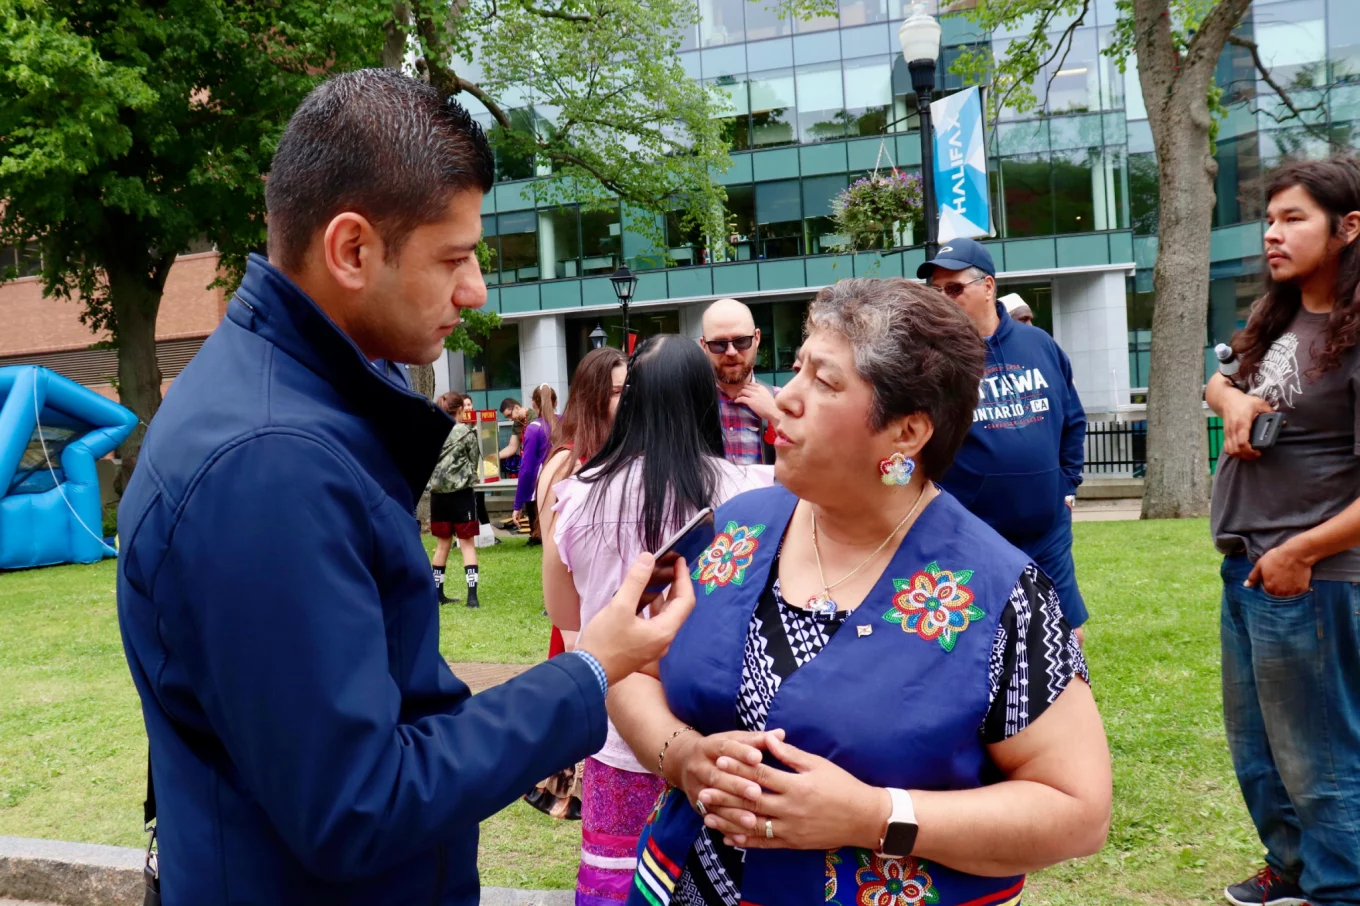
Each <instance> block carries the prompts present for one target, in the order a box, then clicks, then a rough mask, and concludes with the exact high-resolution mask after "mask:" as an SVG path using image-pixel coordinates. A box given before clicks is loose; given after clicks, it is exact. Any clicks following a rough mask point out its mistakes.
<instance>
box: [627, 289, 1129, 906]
mask: <svg viewBox="0 0 1360 906" xmlns="http://www.w3.org/2000/svg"><path fill="white" fill-rule="evenodd" d="M983 360H984V349H983V345H982V341H981V339H980V338H979V337H978V335H977V333H976V331H975V330H974V328H973V327H972V324H971V322H969V320H968V318H967V317H966V316H965V315H964V314H963V313H962V312H961V311H960V310H959V309H958V308H957V306H955V305H954V304H953V303H952V302H950V301H949V300H948V299H946V298H945V297H944V296H943V295H941V294H939V293H938V292H936V291H934V290H932V289H930V288H928V287H922V286H920V285H918V284H913V283H909V282H907V281H905V280H901V279H890V280H862V279H860V280H843V281H841V282H840V283H838V284H836V285H835V286H832V287H828V288H827V289H824V290H823V291H822V292H821V293H820V294H819V295H818V297H817V299H816V300H815V301H814V302H813V303H812V306H811V309H810V311H809V314H808V322H807V338H806V341H805V343H804V345H803V347H802V349H801V350H800V352H799V354H798V359H797V363H796V365H795V370H796V371H797V375H796V376H795V377H794V379H793V380H792V381H791V382H790V383H789V384H788V385H787V386H786V387H785V388H784V389H783V390H782V391H781V392H780V394H779V400H778V405H779V408H780V410H781V414H782V420H781V422H780V425H779V430H778V432H777V435H776V442H775V447H776V451H777V465H776V470H775V474H776V477H777V479H778V481H779V484H780V487H776V488H770V489H765V490H757V491H751V492H749V493H746V494H743V495H740V496H738V497H736V498H734V499H733V500H731V501H729V502H728V503H727V504H725V505H724V506H723V507H722V508H720V509H719V511H718V518H717V522H718V528H719V534H718V536H717V538H716V540H715V541H714V542H713V544H712V546H711V547H710V548H709V549H708V551H706V552H705V554H704V555H703V557H702V558H701V559H700V561H699V562H698V563H696V564H691V565H690V567H691V568H692V570H693V572H692V580H693V581H694V582H695V583H696V586H697V587H696V589H695V590H696V593H697V596H698V605H697V606H696V608H695V610H694V613H693V614H692V615H691V616H690V618H689V620H688V622H687V623H686V625H685V626H684V628H683V629H682V630H681V632H680V634H679V635H678V636H677V637H676V640H675V642H674V644H673V645H672V646H671V648H670V652H669V653H668V654H667V656H666V657H665V658H664V659H663V660H662V661H661V663H660V665H659V669H658V670H656V671H653V673H654V674H659V677H660V679H659V680H658V679H657V678H656V677H655V676H651V675H644V674H638V675H636V676H634V677H630V678H628V679H626V680H624V681H623V682H621V683H619V684H618V685H617V687H616V688H614V689H612V690H611V691H610V695H609V711H610V716H611V717H612V718H613V720H614V722H615V724H616V726H617V727H618V729H619V731H620V733H621V734H622V735H623V737H624V739H626V740H627V741H628V743H629V745H630V746H631V747H632V748H633V750H634V751H635V752H636V753H637V755H638V757H639V759H640V760H641V761H642V762H643V763H644V764H646V765H648V766H649V767H650V768H651V769H652V770H654V771H656V772H657V773H659V774H660V775H662V776H663V777H664V778H665V779H666V781H667V782H668V784H669V786H668V789H667V791H666V793H665V794H663V796H662V797H661V799H660V800H659V801H658V803H657V807H656V809H655V810H654V812H653V815H652V817H651V820H650V821H649V824H648V826H647V828H646V830H645V832H644V834H643V837H642V841H641V844H640V847H639V850H638V866H639V867H638V871H637V874H636V876H635V878H634V885H633V888H632V891H631V896H630V899H629V901H628V902H629V903H630V904H635V906H662V904H677V906H739V904H742V906H745V904H750V906H806V904H809V903H813V902H827V903H837V904H841V906H851V904H863V906H917V904H932V906H991V904H1016V903H1019V902H1020V897H1021V892H1022V890H1023V887H1024V876H1025V874H1026V873H1027V872H1030V871H1034V870H1037V869H1040V868H1044V867H1046V866H1049V865H1053V864H1055V863H1058V862H1061V861H1064V860H1067V859H1072V858H1076V857H1079V856H1084V855H1088V854H1090V853H1093V852H1095V851H1097V850H1098V849H1099V848H1100V847H1101V846H1102V845H1103V843H1104V840H1105V835H1106V832H1107V829H1108V824H1109V816H1110V763H1109V750H1108V747H1107V745H1106V742H1105V734H1104V730H1103V728H1102V726H1101V721H1100V715H1099V713H1098V712H1097V710H1096V706H1095V702H1094V699H1093V698H1092V696H1091V690H1090V688H1089V686H1088V685H1087V674H1086V665H1085V661H1084V659H1083V657H1082V653H1081V649H1080V647H1079V646H1078V644H1077V643H1076V641H1075V639H1074V637H1073V634H1072V630H1071V629H1070V627H1068V626H1067V624H1066V623H1065V622H1064V621H1063V618H1062V612H1061V610H1060V608H1059V606H1058V601H1057V598H1056V595H1055V594H1054V592H1053V587H1052V583H1050V582H1049V580H1048V578H1047V577H1046V576H1044V575H1043V573H1041V572H1040V571H1039V570H1038V569H1037V568H1036V567H1035V566H1034V565H1033V564H1032V563H1031V562H1029V560H1028V559H1027V558H1026V557H1025V556H1024V555H1023V554H1021V553H1020V552H1019V551H1018V550H1016V549H1015V548H1014V547H1012V546H1011V545H1010V544H1008V543H1007V542H1006V541H1005V540H1004V539H1002V538H1001V536H999V535H997V534H996V533H995V532H994V531H992V530H991V529H990V528H988V527H987V526H986V525H985V524H983V523H982V522H981V521H979V520H978V519H976V518H975V517H973V516H972V515H971V514H969V513H968V512H967V511H966V510H965V509H964V508H963V507H962V506H960V505H959V504H958V502H957V501H955V500H954V499H953V498H952V497H950V496H949V495H948V494H947V493H945V492H943V491H941V490H940V489H939V488H938V487H936V485H935V484H934V482H933V480H932V479H935V478H937V477H938V476H940V475H941V474H943V472H944V471H945V469H947V468H948V466H949V463H950V460H951V459H952V457H953V455H954V452H955V451H956V450H957V449H958V447H959V444H960V443H961V442H962V441H963V438H964V435H965V434H966V433H967V431H968V429H969V426H970V425H971V423H972V417H973V408H974V407H975V406H976V404H977V399H978V384H979V381H980V379H981V377H982V369H983ZM1042 395H1043V391H1042V390H1041V391H1037V392H1035V393H1032V394H1029V395H1027V396H1026V397H1025V398H1024V399H1022V400H1017V404H1023V405H1025V407H1026V410H1027V412H1028V413H1029V414H1027V415H1026V417H1029V418H1043V417H1044V415H1043V412H1044V411H1045V408H1046V407H1044V405H1043V404H1042V402H1040V397H1042ZM1031 397H1033V399H1031ZM682 581H683V580H682Z"/></svg>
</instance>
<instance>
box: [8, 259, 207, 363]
mask: <svg viewBox="0 0 1360 906" xmlns="http://www.w3.org/2000/svg"><path fill="white" fill-rule="evenodd" d="M216 273H217V253H216V252H205V253H202V254H198V255H182V256H180V258H179V260H177V261H176V262H175V264H174V266H173V267H172V268H171V269H170V276H169V277H167V278H166V281H165V297H164V298H163V299H162V300H161V310H160V316H159V318H158V319H157V321H156V339H157V340H178V339H185V338H188V337H203V336H207V335H208V334H210V333H212V331H213V328H215V327H216V326H217V323H218V322H219V321H221V320H222V316H223V315H224V314H225V313H226V310H227V300H226V296H225V294H224V293H223V291H222V290H220V289H214V290H209V289H208V288H207V286H208V284H209V283H211V282H212V281H213V279H214V278H215V277H216ZM80 311H81V306H80V303H79V302H78V301H71V302H63V301H60V300H58V299H44V298H43V295H42V284H41V283H40V282H39V280H38V278H36V277H26V278H24V279H21V280H13V281H11V282H9V283H5V284H0V359H5V358H9V357H13V356H21V355H37V354H41V353H49V352H61V351H65V350H74V349H85V348H87V347H88V346H89V345H90V344H91V343H95V342H98V341H100V340H104V339H107V337H106V336H105V335H103V334H96V333H94V332H92V331H91V330H90V329H89V328H87V327H86V326H85V325H83V324H81V323H80Z"/></svg>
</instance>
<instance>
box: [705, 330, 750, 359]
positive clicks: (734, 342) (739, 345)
mask: <svg viewBox="0 0 1360 906" xmlns="http://www.w3.org/2000/svg"><path fill="white" fill-rule="evenodd" d="M755 341H756V335H755V334H751V335H750V336H749V337H733V338H732V339H730V340H705V341H704V345H705V346H707V347H708V351H709V352H711V353H713V354H714V355H722V354H723V353H724V352H727V346H728V344H729V343H730V344H731V346H732V348H733V349H735V350H736V351H737V352H745V351H746V350H748V349H750V348H751V344H752V343H754V342H755Z"/></svg>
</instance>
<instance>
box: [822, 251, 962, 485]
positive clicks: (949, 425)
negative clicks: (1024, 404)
mask: <svg viewBox="0 0 1360 906" xmlns="http://www.w3.org/2000/svg"><path fill="white" fill-rule="evenodd" d="M817 330H826V331H832V332H835V333H838V334H840V335H841V336H843V337H845V338H846V340H848V341H849V343H850V346H851V348H852V349H853V350H854V356H855V370H856V371H857V372H858V373H859V376H860V377H862V378H863V379H864V380H866V381H868V383H869V386H871V387H872V388H873V392H874V398H873V403H872V404H871V406H870V407H869V411H868V412H867V413H865V415H866V417H867V419H868V422H869V427H870V428H872V429H873V430H875V431H882V430H883V429H884V428H885V427H887V425H888V422H890V421H892V420H893V419H895V418H901V417H902V416H904V415H911V414H913V413H916V412H924V413H925V414H926V415H928V416H929V417H930V423H931V424H932V425H933V426H934V427H935V433H934V434H933V435H932V436H931V438H930V440H929V441H927V442H926V445H925V447H923V448H922V450H921V453H920V456H919V457H918V459H919V461H920V464H921V468H922V469H924V470H925V474H926V477H927V478H939V477H940V476H942V475H943V474H944V473H945V471H946V470H947V469H948V468H949V466H950V463H952V462H953V461H954V454H955V453H957V452H958V449H959V446H960V445H961V444H962V443H963V439H964V437H966V436H967V435H968V429H969V428H970V427H972V424H973V410H974V409H976V408H977V404H978V385H979V384H980V383H981V381H982V372H983V368H984V367H985V365H986V361H987V345H986V343H984V342H983V340H982V337H980V336H979V335H978V332H977V328H976V327H974V326H973V322H972V321H970V320H969V319H968V316H967V315H966V314H964V313H963V309H961V308H960V307H959V306H958V305H957V304H956V303H954V302H951V301H950V300H949V299H947V298H945V296H944V294H943V293H941V292H940V291H939V290H936V289H933V288H931V287H928V286H922V285H921V284H919V283H912V282H910V281H908V280H903V279H902V278H901V277H892V278H889V279H882V280H875V279H862V278H860V279H853V280H842V281H840V282H839V283H836V284H834V285H832V286H828V287H827V288H826V289H824V290H822V291H821V292H820V293H818V294H817V298H816V299H814V300H813V302H812V306H811V308H809V309H808V320H807V332H808V333H809V334H810V333H812V332H813V331H817Z"/></svg>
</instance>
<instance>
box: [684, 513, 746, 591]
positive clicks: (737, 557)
mask: <svg viewBox="0 0 1360 906" xmlns="http://www.w3.org/2000/svg"><path fill="white" fill-rule="evenodd" d="M764 532H765V526H763V525H737V524H736V523H735V522H729V523H727V527H726V528H725V529H723V531H722V533H721V534H719V535H718V537H716V538H714V539H713V543H712V544H710V545H709V546H708V550H706V551H704V554H703V556H702V557H700V558H699V565H698V566H696V567H694V572H693V573H691V574H690V575H691V577H692V578H693V579H694V581H696V582H698V583H699V584H701V585H703V587H704V593H705V594H710V595H711V594H713V591H714V589H717V588H721V587H724V586H727V585H740V584H742V583H743V582H745V581H746V569H747V567H749V566H750V565H751V563H752V562H753V561H754V560H755V557H756V549H757V548H759V547H760V541H759V538H760V536H761V535H762V534H763V533H764Z"/></svg>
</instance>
